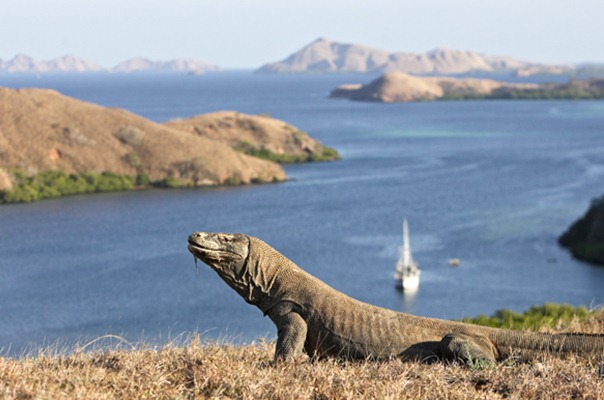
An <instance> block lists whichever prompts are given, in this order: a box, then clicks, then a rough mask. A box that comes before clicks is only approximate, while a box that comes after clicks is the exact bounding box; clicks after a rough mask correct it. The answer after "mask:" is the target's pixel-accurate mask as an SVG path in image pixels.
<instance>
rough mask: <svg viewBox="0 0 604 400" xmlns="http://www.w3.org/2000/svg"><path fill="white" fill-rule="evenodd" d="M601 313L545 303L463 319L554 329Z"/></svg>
mask: <svg viewBox="0 0 604 400" xmlns="http://www.w3.org/2000/svg"><path fill="white" fill-rule="evenodd" d="M599 314H601V312H598V311H588V310H587V309H586V308H585V307H577V308H575V307H573V306H571V305H568V304H555V303H545V304H544V305H542V306H533V307H531V308H530V309H529V310H527V311H525V312H523V313H522V314H520V313H517V312H514V311H510V310H508V309H503V310H498V311H496V312H495V314H494V315H492V316H490V317H487V316H486V315H479V316H478V317H475V318H464V319H463V320H462V321H463V322H469V323H472V324H478V325H485V326H490V327H494V328H506V329H523V330H534V331H536V330H539V329H542V328H552V329H553V328H556V327H558V326H559V325H560V324H569V323H571V322H586V321H587V320H588V319H589V318H591V317H593V316H595V315H599Z"/></svg>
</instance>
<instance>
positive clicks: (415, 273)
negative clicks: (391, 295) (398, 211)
mask: <svg viewBox="0 0 604 400" xmlns="http://www.w3.org/2000/svg"><path fill="white" fill-rule="evenodd" d="M420 275H421V270H420V269H419V267H418V265H417V263H416V262H415V261H414V260H413V257H411V245H410V244H409V226H408V224H407V218H405V219H404V220H403V248H402V251H401V255H400V257H399V259H398V261H397V263H396V270H395V272H394V279H396V282H397V285H398V286H399V287H400V288H402V289H403V290H409V291H412V290H416V289H417V288H418V287H419V277H420Z"/></svg>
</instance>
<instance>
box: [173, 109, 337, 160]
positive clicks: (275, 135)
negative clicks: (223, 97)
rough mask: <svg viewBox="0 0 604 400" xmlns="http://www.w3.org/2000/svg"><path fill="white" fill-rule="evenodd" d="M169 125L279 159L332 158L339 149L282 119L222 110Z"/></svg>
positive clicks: (253, 152)
mask: <svg viewBox="0 0 604 400" xmlns="http://www.w3.org/2000/svg"><path fill="white" fill-rule="evenodd" d="M165 125H166V126H169V127H172V128H176V129H179V130H183V131H187V132H190V133H193V134H195V135H197V136H200V137H206V138H209V139H213V140H217V141H220V142H223V143H225V144H227V145H229V146H230V147H232V148H233V149H235V150H237V151H242V152H244V153H247V154H250V155H254V156H257V157H261V158H265V159H270V160H272V161H277V162H282V163H283V162H285V163H286V162H302V161H329V160H334V159H336V158H338V154H337V152H336V151H335V150H333V149H330V148H327V147H325V146H323V145H322V144H321V143H319V142H318V141H316V140H315V139H313V138H311V137H310V136H308V134H307V133H306V132H303V131H301V130H299V129H298V128H296V127H294V126H293V125H290V124H288V123H286V122H283V121H280V120H278V119H274V118H269V117H266V116H262V115H258V116H256V115H247V114H242V113H238V112H235V111H221V112H215V113H210V114H203V115H198V116H195V117H192V118H188V119H176V120H172V121H168V122H166V123H165Z"/></svg>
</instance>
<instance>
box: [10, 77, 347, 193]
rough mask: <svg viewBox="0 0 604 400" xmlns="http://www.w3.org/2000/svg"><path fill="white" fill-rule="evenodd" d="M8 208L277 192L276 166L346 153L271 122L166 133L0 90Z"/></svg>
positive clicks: (95, 109)
mask: <svg viewBox="0 0 604 400" xmlns="http://www.w3.org/2000/svg"><path fill="white" fill-rule="evenodd" d="M0 104H2V106H3V109H2V113H3V114H2V118H1V119H0V132H1V134H0V203H12V202H28V201H35V200H40V199H43V198H49V197H59V196H63V195H69V194H78V193H88V192H102V191H112V190H127V189H133V188H142V187H148V186H156V187H189V186H197V187H199V186H216V185H240V184H249V183H263V182H278V181H283V180H284V179H286V175H285V172H284V171H283V169H282V168H281V166H280V165H279V164H278V163H277V162H280V163H283V162H307V161H329V160H335V159H338V158H339V156H338V153H337V151H335V150H334V149H331V148H328V147H325V146H323V145H322V144H320V143H319V142H317V141H316V140H314V139H313V138H311V137H310V136H309V135H308V134H306V133H305V132H303V131H301V130H299V129H298V128H296V127H294V126H292V125H290V124H287V123H285V122H283V121H279V120H276V119H273V118H270V117H268V116H251V115H245V114H241V113H237V112H221V113H212V114H206V115H201V116H197V117H193V118H191V119H188V120H175V121H170V122H168V123H165V124H158V123H155V122H152V121H150V120H147V119H145V118H143V117H140V116H138V115H135V114H132V113H130V112H128V111H125V110H120V109H115V108H105V107H101V106H98V105H95V104H92V103H88V102H84V101H80V100H76V99H73V98H70V97H67V96H64V95H61V94H60V93H58V92H56V91H53V90H46V89H7V88H0Z"/></svg>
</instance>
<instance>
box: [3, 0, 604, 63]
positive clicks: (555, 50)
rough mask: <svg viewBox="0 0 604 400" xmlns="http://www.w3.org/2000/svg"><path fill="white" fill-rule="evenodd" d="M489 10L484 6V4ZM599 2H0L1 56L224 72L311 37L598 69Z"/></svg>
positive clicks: (603, 29) (603, 55)
mask: <svg viewBox="0 0 604 400" xmlns="http://www.w3.org/2000/svg"><path fill="white" fill-rule="evenodd" d="M487 3H488V4H487ZM603 14H604V2H599V1H596V0H578V1H576V2H574V3H573V6H572V7H570V5H569V3H568V2H563V1H560V0H556V1H549V2H545V1H543V0H535V1H532V2H530V3H529V2H526V1H522V0H507V1H505V2H504V1H492V2H484V1H482V2H479V1H477V0H459V1H456V2H455V4H452V2H450V1H447V0H426V1H423V2H421V3H419V2H414V3H411V4H403V3H401V2H400V1H396V0H377V1H375V2H372V3H371V4H369V3H366V2H352V3H351V2H345V1H343V0H334V1H331V2H319V1H317V0H305V1H300V0H290V1H288V2H282V1H277V0H259V1H257V2H249V1H245V0H225V1H221V2H207V1H203V0H202V1H200V0H171V1H154V2H148V1H142V0H129V1H128V2H121V1H117V0H88V1H87V2H85V3H80V2H77V1H75V0H55V1H53V2H52V4H50V2H48V1H47V0H21V1H19V2H18V3H17V2H15V3H13V4H5V5H3V16H4V18H2V23H1V24H0V34H2V36H3V37H5V38H11V40H5V41H3V43H1V44H0V59H2V60H5V61H6V60H9V59H11V58H13V57H14V56H15V55H16V54H18V53H22V54H26V55H28V56H31V57H33V58H35V59H36V60H50V59H53V58H57V57H61V56H63V55H66V54H70V55H75V56H77V57H80V58H83V59H85V60H88V61H92V62H95V63H98V64H101V65H103V66H105V67H113V66H115V65H116V64H118V63H120V62H122V61H124V60H126V59H129V58H132V57H144V58H148V59H151V60H154V61H167V60H171V59H176V58H191V59H198V60H201V61H205V62H208V63H211V64H215V65H218V66H221V67H223V68H227V69H250V68H257V67H259V66H261V65H263V64H265V63H268V62H273V61H279V60H282V59H284V58H285V57H287V56H288V55H289V54H291V53H293V52H295V51H297V50H299V49H301V48H302V47H303V46H305V45H306V44H308V43H310V42H312V41H313V40H315V39H317V38H318V37H326V38H329V39H331V40H333V41H337V42H342V43H355V44H360V45H365V46H368V47H374V48H379V49H383V50H387V51H390V52H398V51H404V52H412V53H424V52H427V51H430V50H433V49H435V48H441V47H445V48H450V49H455V50H468V51H473V52H477V53H483V54H488V55H502V56H510V57H513V58H517V59H522V60H526V61H533V62H542V63H554V64H576V63H585V62H599V63H604V52H602V51H601V45H600V44H599V38H601V37H604V24H601V23H600V16H601V15H603Z"/></svg>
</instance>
